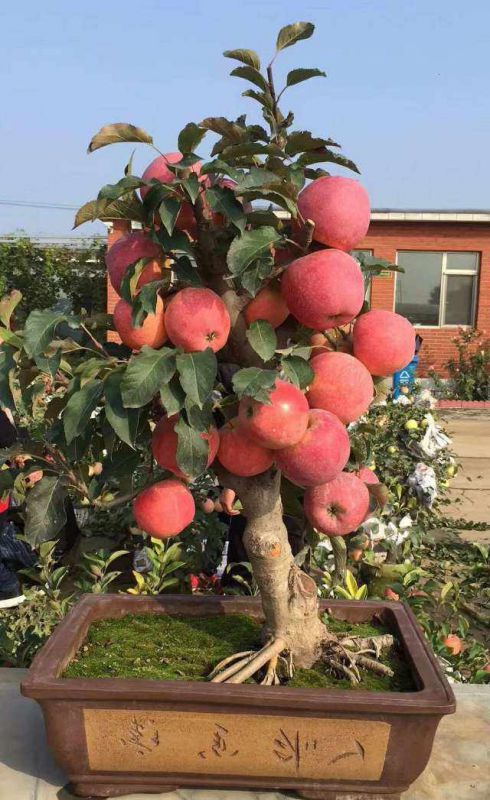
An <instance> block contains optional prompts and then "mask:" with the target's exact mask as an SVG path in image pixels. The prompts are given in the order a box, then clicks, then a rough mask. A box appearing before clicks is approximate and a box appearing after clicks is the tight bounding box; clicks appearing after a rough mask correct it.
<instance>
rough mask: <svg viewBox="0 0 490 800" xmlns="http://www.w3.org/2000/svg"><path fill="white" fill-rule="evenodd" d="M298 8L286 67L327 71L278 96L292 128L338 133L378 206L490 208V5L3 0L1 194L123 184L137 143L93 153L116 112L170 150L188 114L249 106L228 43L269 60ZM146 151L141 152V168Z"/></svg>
mask: <svg viewBox="0 0 490 800" xmlns="http://www.w3.org/2000/svg"><path fill="white" fill-rule="evenodd" d="M298 19H305V20H311V21H312V22H314V23H315V25H316V32H315V36H314V37H313V39H310V40H309V41H306V42H301V43H299V44H298V45H296V46H295V47H293V48H290V49H289V50H286V51H284V53H283V54H282V55H281V56H280V58H279V59H278V62H277V68H278V74H279V75H280V74H282V73H284V72H285V71H287V70H288V69H290V68H291V67H293V66H307V67H308V66H312V67H320V68H321V69H324V70H325V71H326V72H327V75H328V78H327V80H324V79H315V80H312V81H309V82H307V83H305V84H303V85H300V86H297V87H294V88H292V89H291V90H290V91H289V92H288V100H287V103H285V105H286V106H290V107H291V108H292V109H293V110H294V111H295V114H296V126H297V128H310V129H311V130H313V131H314V132H315V133H317V134H319V135H324V134H327V135H330V136H333V137H334V138H335V139H336V140H337V141H340V142H341V144H342V145H343V151H344V152H345V154H346V155H348V156H349V157H351V158H353V159H354V160H355V161H356V162H357V163H358V165H359V166H360V168H361V172H362V176H361V180H362V182H363V183H364V185H365V186H366V188H367V189H368V191H369V193H370V196H371V201H372V205H373V206H376V207H380V206H381V207H387V206H388V207H424V208H436V207H437V208H456V207H472V208H489V207H490V197H489V186H490V157H489V141H490V99H489V85H490V66H489V63H490V58H489V55H488V34H489V30H490V3H488V0H469V2H461V0H411V2H410V3H406V2H404V1H403V0H328V1H326V2H321V0H312V2H308V0H304V2H301V3H299V2H291V0H282V2H279V0H277V2H276V0H241V2H234V1H233V0H228V2H225V0H206V1H205V0H133V2H129V0H104V1H103V2H102V1H101V0H84V1H83V2H81V3H72V2H66V0H43V2H42V3H39V2H38V0H23V1H22V2H17V3H14V2H11V3H5V2H4V3H2V4H1V9H0V26H1V30H2V58H1V63H0V77H1V83H0V85H1V114H0V154H1V155H0V200H1V201H5V200H6V201H25V202H34V203H36V202H41V203H53V204H62V205H63V204H66V205H81V204H82V203H83V202H85V201H86V200H89V199H91V198H92V197H94V196H95V195H96V193H97V190H98V188H99V187H100V186H101V185H102V184H104V183H107V182H115V181H116V180H117V179H118V178H119V177H120V176H121V173H122V168H123V166H124V164H125V163H126V161H127V158H128V155H129V152H130V150H131V148H130V147H129V146H127V145H116V146H114V147H112V148H107V149H103V150H100V151H98V152H96V153H94V154H92V155H91V156H87V155H86V147H87V144H88V141H89V139H90V137H91V135H92V134H93V133H95V131H97V130H98V129H99V128H100V127H101V125H103V124H106V123H108V122H119V121H127V122H133V123H134V124H137V125H140V126H142V127H144V128H145V129H146V130H148V131H149V132H150V133H151V134H152V135H153V137H154V139H155V142H156V143H157V144H158V146H159V148H160V149H162V150H163V151H169V150H174V149H176V146H175V142H176V137H177V134H178V132H179V130H180V129H181V128H182V127H183V126H184V125H185V123H186V122H188V121H190V120H193V121H196V122H198V121H199V120H200V119H202V118H203V117H205V116H211V115H224V116H230V117H236V116H237V115H238V114H240V113H244V112H247V113H249V114H250V115H251V116H253V115H254V114H255V113H256V112H255V108H256V104H255V103H254V102H253V101H251V100H247V99H246V98H242V97H241V92H242V91H243V90H244V89H245V88H246V87H245V84H244V82H243V81H241V80H238V79H236V78H229V77H228V72H229V69H230V68H231V67H232V65H233V62H230V61H229V60H227V59H224V58H223V57H222V51H223V50H225V49H227V48H235V47H252V48H254V49H256V50H257V51H258V52H259V53H260V55H261V56H262V59H263V61H264V62H266V59H268V56H270V55H271V53H272V51H273V46H274V41H275V36H276V33H277V30H278V29H279V28H280V27H282V26H283V25H285V24H287V23H289V22H294V21H296V20H298ZM204 154H205V153H204ZM151 158H152V155H151V152H150V151H149V150H148V151H147V150H146V148H144V147H141V148H139V149H138V151H137V154H136V158H135V172H136V173H138V172H139V173H140V174H141V172H142V170H143V169H144V167H145V165H146V163H147V162H148V161H149V160H151ZM340 172H341V171H340ZM71 224H72V212H71V211H63V210H53V209H51V210H48V209H44V210H41V209H35V208H20V207H16V206H8V205H4V204H0V233H9V232H12V231H13V230H15V229H19V228H24V229H25V230H27V231H28V232H29V233H31V234H58V235H63V234H67V235H68V234H69V233H70V228H71ZM97 229H98V230H100V226H99V228H97V226H95V227H92V228H91V227H90V226H85V227H84V228H81V229H79V230H80V232H81V233H83V234H89V233H90V231H91V230H97Z"/></svg>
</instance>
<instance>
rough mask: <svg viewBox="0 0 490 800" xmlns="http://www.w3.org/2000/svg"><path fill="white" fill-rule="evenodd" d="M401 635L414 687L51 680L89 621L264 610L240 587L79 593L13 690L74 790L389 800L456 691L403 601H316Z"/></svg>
mask: <svg viewBox="0 0 490 800" xmlns="http://www.w3.org/2000/svg"><path fill="white" fill-rule="evenodd" d="M321 605H322V610H324V611H325V610H328V612H329V613H330V614H331V615H332V616H333V617H336V618H338V619H343V620H348V621H349V622H354V623H355V622H367V621H370V620H372V619H374V618H377V619H379V620H380V621H381V622H382V623H383V624H384V625H386V626H387V627H388V628H389V629H390V630H392V631H393V633H394V634H395V635H396V636H397V637H398V639H399V640H400V642H401V644H402V647H403V650H404V653H405V656H406V658H407V659H408V662H409V664H410V665H411V668H412V672H413V676H414V680H415V683H416V686H417V689H418V690H417V691H413V692H399V693H395V692H367V691H344V690H342V691H341V690H338V691H337V690H333V689H289V688H287V687H286V686H284V687H277V686H276V687H265V686H258V685H248V684H247V685H238V686H236V685H231V684H213V683H205V682H201V683H198V682H189V681H177V682H176V681H152V680H135V679H129V680H127V679H115V678H106V679H82V678H69V679H66V678H60V675H61V674H62V673H63V670H64V668H65V667H66V665H67V664H68V663H69V661H70V660H71V658H72V657H73V655H74V654H75V652H76V651H77V649H78V648H79V646H80V644H81V643H82V641H83V639H84V638H85V635H86V633H87V630H88V628H89V626H90V624H91V623H92V622H94V621H95V620H99V619H105V618H119V617H121V616H124V615H126V614H147V613H151V614H162V615H172V616H179V615H185V616H190V615H193V616H214V615H220V614H247V615H250V616H252V617H254V618H256V619H258V620H260V619H261V617H262V611H261V605H260V601H259V600H258V599H255V598H247V597H199V596H190V595H181V596H179V595H164V596H160V597H150V598H147V597H129V596H127V595H87V596H85V597H84V598H83V599H82V600H81V601H80V602H79V603H78V604H77V605H76V606H75V607H74V608H73V609H72V611H71V612H70V613H69V614H68V615H67V617H66V618H65V619H64V620H63V622H62V623H61V624H60V625H59V626H58V627H57V629H56V630H55V632H54V633H53V635H52V636H51V638H50V639H49V641H48V642H47V643H46V644H45V645H44V647H43V648H42V649H41V650H40V652H39V653H38V654H37V656H36V658H35V659H34V661H33V664H32V666H31V668H30V670H29V674H28V676H27V678H26V680H25V681H24V682H23V684H22V693H23V694H24V695H26V696H27V697H32V698H34V699H35V700H37V701H38V702H39V703H40V705H41V707H42V709H43V713H44V719H45V723H46V731H47V738H48V743H49V746H50V748H51V750H52V752H53V754H54V756H55V758H56V759H57V761H58V762H59V764H60V765H61V766H62V767H63V769H64V770H65V772H66V774H67V775H68V777H69V780H70V782H71V784H72V787H71V788H72V791H74V792H75V794H78V795H81V796H83V797H89V796H96V797H97V796H98V797H110V796H113V797H114V796H118V795H122V794H126V793H130V792H158V791H165V790H167V789H168V790H172V789H176V788H185V787H190V786H196V787H201V788H211V787H214V788H236V789H247V788H250V789H263V790H268V789H270V790H276V791H295V792H298V793H299V794H300V795H301V796H302V797H304V798H310V800H335V799H336V798H339V799H340V798H344V797H345V798H346V800H347V798H349V800H353V798H365V797H366V798H370V800H374V798H375V797H383V798H385V799H386V798H391V800H395V798H399V796H400V793H401V792H403V791H405V790H406V789H407V788H408V786H409V785H410V784H411V783H412V781H414V780H415V778H417V776H418V775H420V773H421V772H422V771H423V769H424V768H425V766H426V764H427V762H428V760H429V757H430V753H431V749H432V742H433V739H434V734H435V732H436V729H437V726H438V723H439V721H440V719H441V717H442V716H443V715H444V714H451V713H453V712H454V710H455V700H454V695H453V693H452V691H451V689H450V687H449V685H448V683H447V681H446V680H445V678H444V676H443V675H442V674H441V671H440V669H439V667H438V665H437V662H436V660H435V658H434V656H433V654H432V653H431V652H430V650H429V648H428V647H427V645H426V643H425V640H424V638H423V635H422V633H421V631H420V630H419V628H418V626H417V623H416V621H415V618H414V616H413V614H412V612H411V611H410V609H409V608H407V607H405V606H404V605H402V604H401V603H385V602H381V601H380V602H377V601H361V602H359V601H346V600H329V601H322V604H321Z"/></svg>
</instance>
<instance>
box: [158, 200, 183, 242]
mask: <svg viewBox="0 0 490 800" xmlns="http://www.w3.org/2000/svg"><path fill="white" fill-rule="evenodd" d="M181 205H182V204H181V202H180V200H176V199H174V198H172V197H168V198H167V199H166V200H162V202H161V203H160V205H159V206H158V214H159V216H160V219H161V220H162V223H163V225H164V227H165V230H166V231H167V232H168V234H169V236H172V233H173V231H174V227H175V223H176V222H177V217H178V216H179V211H180V208H181Z"/></svg>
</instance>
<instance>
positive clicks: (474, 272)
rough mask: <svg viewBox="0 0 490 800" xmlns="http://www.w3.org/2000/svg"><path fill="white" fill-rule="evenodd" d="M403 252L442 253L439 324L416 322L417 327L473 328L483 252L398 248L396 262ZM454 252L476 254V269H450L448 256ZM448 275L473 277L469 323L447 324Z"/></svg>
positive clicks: (394, 301) (394, 307) (396, 275)
mask: <svg viewBox="0 0 490 800" xmlns="http://www.w3.org/2000/svg"><path fill="white" fill-rule="evenodd" d="M401 253H440V254H441V255H442V267H441V294H440V298H439V320H438V323H437V325H424V324H423V323H420V322H414V323H413V325H414V327H415V328H434V329H437V328H452V329H457V328H473V327H474V325H475V320H476V306H477V299H478V279H479V275H480V260H481V253H479V252H478V251H477V250H405V249H404V250H397V251H396V262H395V263H396V264H397V265H398V256H399V255H400V254H401ZM453 253H456V254H458V253H472V254H474V255H475V256H476V265H475V269H448V267H447V257H448V255H453ZM448 275H466V276H467V277H472V278H473V292H472V296H471V314H470V315H471V321H470V322H469V323H467V324H454V323H448V324H446V323H445V321H444V319H445V316H446V292H447V276H448ZM397 281H398V273H395V286H394V292H393V311H396V290H397V285H396V284H397Z"/></svg>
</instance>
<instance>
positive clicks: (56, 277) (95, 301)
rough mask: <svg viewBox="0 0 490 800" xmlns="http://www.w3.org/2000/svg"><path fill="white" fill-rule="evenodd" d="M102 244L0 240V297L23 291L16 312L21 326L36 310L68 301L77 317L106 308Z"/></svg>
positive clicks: (17, 239)
mask: <svg viewBox="0 0 490 800" xmlns="http://www.w3.org/2000/svg"><path fill="white" fill-rule="evenodd" d="M105 249H106V248H105V243H102V242H99V241H97V240H95V239H94V240H88V241H87V244H84V245H83V246H81V247H73V246H69V245H55V244H47V245H43V244H38V243H36V242H35V241H33V240H32V239H30V238H29V237H28V236H19V237H16V238H12V239H9V240H4V241H0V295H5V294H7V293H8V292H10V291H12V290H13V289H17V290H18V291H20V292H22V295H23V302H22V304H21V305H20V306H19V307H18V309H17V311H16V321H17V322H19V323H22V322H23V321H24V320H25V319H26V318H27V317H28V316H29V314H30V312H31V311H33V310H34V309H35V308H51V307H52V306H53V305H55V304H56V303H57V302H58V301H59V300H61V299H63V298H67V300H68V301H69V302H70V304H71V307H72V310H73V311H74V312H75V313H76V314H78V313H80V311H81V309H82V308H84V309H86V311H88V312H89V314H94V313H97V312H103V311H105V308H106V268H105V263H104V253H105Z"/></svg>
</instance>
